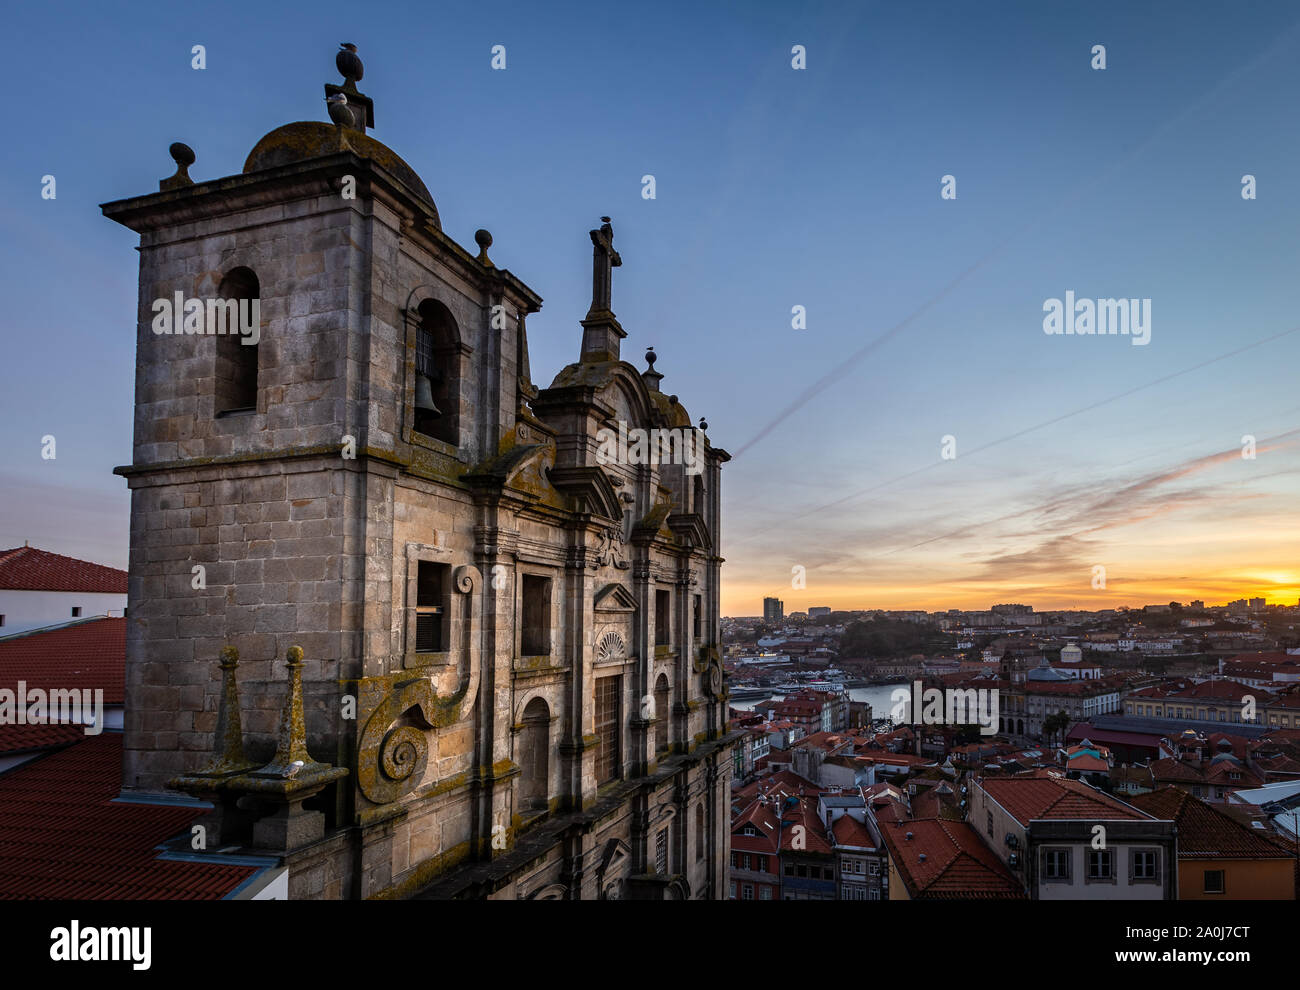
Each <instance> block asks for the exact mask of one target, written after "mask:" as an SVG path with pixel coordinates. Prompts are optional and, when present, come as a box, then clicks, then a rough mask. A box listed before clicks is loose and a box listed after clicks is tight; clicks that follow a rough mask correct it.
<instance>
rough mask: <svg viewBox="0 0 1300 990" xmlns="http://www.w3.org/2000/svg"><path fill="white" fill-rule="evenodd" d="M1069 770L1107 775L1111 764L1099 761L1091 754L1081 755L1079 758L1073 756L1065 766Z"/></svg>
mask: <svg viewBox="0 0 1300 990" xmlns="http://www.w3.org/2000/svg"><path fill="white" fill-rule="evenodd" d="M1065 766H1066V769H1068V770H1078V771H1080V772H1082V773H1105V772H1106V771H1108V770H1109V769H1110V764H1109V763H1107V762H1106V761H1105V760H1099V759H1097V757H1095V756H1093V755H1091V754H1090V753H1080V754H1078V755H1077V756H1071V757H1070V758H1069V760H1068V762H1067V763H1066V764H1065Z"/></svg>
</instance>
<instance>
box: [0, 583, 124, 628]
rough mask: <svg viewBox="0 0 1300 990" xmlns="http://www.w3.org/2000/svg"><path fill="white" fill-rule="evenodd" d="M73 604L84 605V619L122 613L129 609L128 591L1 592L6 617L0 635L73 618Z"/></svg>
mask: <svg viewBox="0 0 1300 990" xmlns="http://www.w3.org/2000/svg"><path fill="white" fill-rule="evenodd" d="M73 607H80V608H81V618H83V619H89V618H91V617H93V616H96V615H107V614H109V613H110V612H111V613H112V614H113V615H121V614H122V610H123V609H125V608H126V594H125V593H123V594H120V595H114V594H105V593H103V592H83V591H0V615H3V616H4V617H5V624H4V626H2V627H0V636H10V635H12V634H14V633H20V632H27V631H29V630H32V629H41V628H43V627H45V626H54V625H59V624H60V623H64V622H71V621H72V609H73Z"/></svg>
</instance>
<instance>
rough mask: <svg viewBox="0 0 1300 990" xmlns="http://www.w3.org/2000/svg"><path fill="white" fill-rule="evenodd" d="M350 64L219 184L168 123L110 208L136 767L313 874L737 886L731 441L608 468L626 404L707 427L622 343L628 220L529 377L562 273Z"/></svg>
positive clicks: (478, 889) (153, 785)
mask: <svg viewBox="0 0 1300 990" xmlns="http://www.w3.org/2000/svg"><path fill="white" fill-rule="evenodd" d="M337 66H338V68H339V71H340V72H341V73H342V74H343V82H342V84H327V85H326V86H325V97H326V99H325V101H324V106H323V107H322V116H327V117H328V119H329V121H330V122H329V123H326V122H324V121H323V120H322V121H299V122H296V123H290V124H285V125H283V126H281V127H277V128H275V129H273V130H271V131H270V132H269V133H267V134H266V135H265V136H264V137H262V138H261V140H259V141H258V142H257V143H256V144H255V145H254V147H253V149H252V150H251V152H250V153H249V155H248V157H247V159H246V161H245V162H244V164H243V168H242V170H241V171H240V172H238V173H237V174H233V175H227V176H225V177H222V178H214V179H206V180H196V179H194V178H192V177H191V175H190V169H191V167H193V166H194V163H195V161H196V155H195V153H194V152H193V151H191V150H190V149H189V148H188V147H186V146H185V145H181V144H176V145H173V146H172V157H173V159H174V161H175V162H176V166H177V167H176V171H175V174H174V175H171V176H169V177H168V178H166V179H163V180H162V181H161V182H160V183H159V191H158V192H155V193H150V194H148V195H143V196H139V197H135V198H132V199H126V200H119V201H116V202H112V203H107V204H105V205H104V206H103V207H102V209H103V212H104V215H105V216H107V217H109V218H110V219H112V220H114V221H116V222H118V223H120V224H122V225H124V226H126V227H128V228H130V229H131V230H132V231H135V232H136V233H138V234H139V237H140V242H139V252H140V277H139V301H138V312H137V327H136V388H135V422H134V437H133V447H132V459H131V463H130V464H129V465H126V466H123V467H120V468H118V469H117V473H119V474H121V475H122V476H123V477H125V478H126V479H127V482H128V484H129V486H130V489H131V551H130V565H129V573H130V582H129V615H130V621H129V623H128V632H127V688H126V724H125V738H124V763H123V779H122V789H123V793H124V795H136V796H144V795H159V794H161V793H163V792H169V793H170V796H171V798H172V799H176V796H177V795H176V792H177V791H185V792H187V793H190V794H197V795H199V796H200V797H202V798H203V799H205V800H210V801H211V802H212V803H213V804H214V806H215V811H214V826H215V827H216V828H218V829H219V831H220V833H221V840H222V844H223V845H226V846H231V847H235V846H238V847H241V848H243V847H248V848H253V849H257V850H260V851H261V852H262V853H264V854H267V853H274V854H277V855H280V856H282V857H283V858H284V862H285V863H286V865H287V866H288V867H289V869H290V880H289V883H290V891H291V894H292V895H293V896H304V897H305V896H311V897H372V896H384V897H396V896H409V895H411V894H414V893H417V892H419V891H420V890H423V889H426V888H428V887H429V885H430V884H433V883H435V881H436V882H440V883H443V884H444V885H449V886H447V891H448V892H449V893H448V896H451V895H454V896H511V897H513V896H521V897H522V896H541V895H539V891H542V890H545V891H548V892H550V893H548V894H546V895H545V896H553V895H554V896H565V897H574V898H578V897H592V896H606V894H607V893H608V892H611V891H619V890H641V891H643V892H645V895H646V896H667V895H668V894H672V893H674V892H675V893H676V894H681V895H684V896H702V897H716V896H725V895H724V894H720V893H719V891H721V890H722V888H723V886H724V884H723V880H724V879H725V875H726V860H725V850H726V835H727V817H726V815H727V810H726V806H727V799H726V792H727V787H728V781H729V779H730V765H729V757H728V748H729V746H730V745H731V742H732V741H733V740H731V739H730V737H728V736H727V734H726V728H725V715H726V693H725V687H724V686H723V681H722V675H721V665H720V661H719V660H718V657H717V650H716V643H717V639H718V636H717V580H718V568H719V566H720V564H721V558H720V557H719V556H718V555H717V550H716V534H717V513H718V498H717V491H718V478H719V471H720V467H721V464H722V463H723V462H724V461H725V460H726V459H727V455H726V454H725V452H724V451H721V450H719V449H716V448H712V447H710V446H708V445H707V442H706V441H703V440H702V441H701V445H700V447H699V450H700V451H701V457H702V462H701V465H700V471H699V472H697V473H696V474H693V475H688V474H687V473H685V472H686V469H684V468H680V467H677V466H674V467H672V468H669V467H667V466H665V467H664V468H663V469H662V470H660V469H652V468H645V469H642V468H626V469H622V468H617V467H616V468H614V469H611V470H609V471H605V470H603V469H601V468H599V467H598V466H596V465H595V464H594V461H593V455H594V451H595V446H596V444H595V441H594V434H595V432H596V428H597V427H598V426H599V425H601V423H603V422H605V421H606V420H608V419H609V418H610V417H611V416H623V417H624V418H626V419H629V420H631V419H640V420H644V421H645V422H646V424H647V425H650V424H651V421H653V423H655V424H658V425H661V426H664V427H669V426H672V427H675V428H682V427H689V426H690V421H689V418H688V417H686V414H685V410H684V409H683V408H682V407H681V405H680V403H678V402H677V400H676V397H675V396H672V397H668V396H664V395H662V394H661V393H660V392H659V391H658V383H659V379H661V378H662V377H663V376H662V375H661V374H659V373H658V372H654V371H653V367H652V368H651V369H650V371H649V372H647V373H646V374H645V375H644V376H643V375H642V374H641V373H639V372H637V371H636V369H634V368H632V367H631V366H630V365H628V364H626V363H625V362H623V361H621V359H620V356H619V347H618V342H619V340H621V339H622V338H623V337H624V336H626V334H625V332H624V331H623V330H622V328H621V327H620V326H619V325H618V321H617V320H616V319H615V318H614V315H613V312H612V311H611V310H610V303H609V278H608V271H609V268H610V267H612V266H614V265H617V264H619V263H620V260H621V259H619V258H618V256H617V254H616V253H614V252H613V248H612V230H610V229H609V221H608V219H607V218H606V219H605V226H604V227H602V228H601V230H600V231H592V241H593V246H594V249H595V252H596V256H597V261H598V263H599V266H601V270H603V271H604V273H605V281H604V283H603V289H602V284H600V283H599V277H598V278H597V283H598V284H597V285H596V287H595V290H594V292H593V304H592V309H591V311H590V312H588V314H587V317H586V319H585V320H583V321H582V326H583V328H584V330H583V349H582V360H581V362H580V363H579V365H577V366H571V368H570V369H566V370H565V371H564V372H562V373H561V375H560V377H558V378H557V379H556V382H555V383H553V384H552V386H551V388H550V389H547V390H545V391H544V392H543V391H539V389H538V388H537V387H535V386H534V384H533V382H532V381H531V377H530V371H529V363H528V347H527V337H526V330H525V321H526V318H527V316H528V314H530V313H534V312H536V311H537V310H538V309H540V307H541V299H540V298H539V297H538V295H537V294H536V293H534V292H533V291H532V290H531V289H530V288H529V287H528V286H526V285H525V284H524V283H523V282H522V281H520V280H519V279H518V278H517V277H515V276H514V275H513V274H511V273H510V272H509V271H507V270H505V269H503V268H499V267H497V265H496V264H495V263H494V262H493V261H492V259H490V258H489V257H488V249H489V248H491V247H492V245H493V240H492V236H491V235H490V234H489V233H488V232H487V231H486V230H479V231H477V232H476V233H475V234H474V241H475V244H476V250H475V251H470V250H466V249H465V248H463V247H462V246H461V245H460V244H459V243H457V242H456V241H455V240H453V239H452V237H450V236H449V235H448V234H447V233H446V232H444V231H443V229H442V225H441V221H440V218H439V215H438V210H437V207H436V205H435V204H434V201H433V198H432V196H431V195H430V193H429V190H428V189H427V188H426V187H425V185H424V183H423V182H422V181H421V179H420V177H419V175H418V174H417V173H416V172H415V170H414V169H412V168H411V167H410V166H409V165H408V164H407V163H406V162H405V161H403V160H402V159H401V158H400V157H399V156H398V155H397V154H396V153H395V152H393V151H392V150H391V149H389V148H388V147H386V146H385V145H383V144H381V143H380V142H379V141H377V140H375V138H373V137H372V136H371V135H370V134H369V133H368V132H369V129H370V128H371V127H373V125H374V121H375V119H376V115H375V102H374V101H373V100H372V99H371V98H370V97H368V96H366V95H365V94H364V93H362V92H361V91H360V90H359V89H358V86H357V84H358V82H360V80H361V79H362V66H361V61H360V58H359V57H358V55H357V52H356V48H355V46H352V45H344V46H343V48H342V50H341V51H340V52H339V53H338V56H337ZM598 303H600V305H598ZM598 421H599V422H598ZM620 491H621V493H622V494H620ZM620 563H621V567H620ZM629 568H630V569H631V570H632V571H633V572H634V574H635V576H633V575H632V573H629V572H628V569H629ZM656 589H660V590H658V591H657V590H656ZM656 617H657V619H656ZM656 621H657V622H658V631H657V632H656V631H655V629H656V627H655V622H656ZM602 623H604V624H605V626H609V627H610V628H611V629H612V628H613V627H614V626H615V625H617V626H618V628H620V629H624V630H625V633H624V634H622V635H621V639H620V643H621V645H620V646H619V648H618V650H613V651H612V652H611V650H610V643H612V642H613V640H608V639H607V641H606V644H605V652H604V653H602V652H601V647H600V646H599V645H598V643H597V641H596V631H597V630H598V629H603V628H605V626H602ZM670 625H671V630H672V631H671V634H670V633H669V631H668V630H669V626H670ZM597 667H599V668H600V669H599V670H597V669H596V668H597ZM614 671H617V672H618V677H617V679H615V677H613V676H607V677H605V678H603V679H601V678H593V676H592V675H593V673H596V674H611V673H612V672H614ZM598 685H602V686H603V689H604V690H605V692H606V697H605V700H604V701H602V702H598V701H597V700H596V698H595V694H594V691H595V690H596V688H597V686H598ZM656 685H658V686H656ZM657 690H658V691H660V692H661V693H660V695H659V697H662V699H663V704H662V705H661V706H660V707H658V708H655V707H654V706H653V704H651V705H649V706H648V707H647V705H646V704H643V699H646V698H651V697H653V696H655V692H656V691H657ZM616 694H617V695H618V696H617V697H615V695H616ZM611 713H612V714H611ZM598 767H599V769H598ZM634 782H635V783H634ZM611 801H612V802H614V805H613V806H612V807H613V808H614V810H613V811H611V810H610V809H609V808H608V807H606V805H608V804H609V802H611ZM602 802H604V803H603V804H602ZM620 802H621V803H620ZM597 805H599V806H600V807H601V808H604V809H605V810H603V811H602V812H601V814H602V815H604V816H605V817H604V818H603V819H602V821H604V822H605V824H604V825H602V826H601V829H600V830H596V831H595V832H593V831H592V828H591V827H590V823H589V822H587V821H586V819H585V818H581V816H582V815H583V814H584V813H589V812H590V809H592V808H593V807H595V806H597ZM565 814H572V815H574V816H577V817H574V819H573V820H572V821H569V820H567V819H563V818H562V816H563V815H565ZM579 819H581V820H579ZM672 822H675V823H676V824H670V823H672ZM688 826H689V827H688ZM670 833H671V836H670ZM669 837H670V838H671V842H669ZM539 864H542V865H539ZM489 867H490V869H489ZM458 868H459V870H460V871H459V873H457V869H458ZM660 868H662V869H660ZM482 870H488V873H482V872H479V871H482ZM543 874H544V875H543ZM638 876H639V877H642V878H643V881H644V882H641V881H638V880H637V879H636V878H637V877H638ZM485 877H486V879H485ZM457 878H458V879H457ZM646 878H649V879H646ZM560 890H562V891H563V893H562V894H555V892H556V891H560ZM665 892H668V894H666V893H665ZM611 896H612V895H611Z"/></svg>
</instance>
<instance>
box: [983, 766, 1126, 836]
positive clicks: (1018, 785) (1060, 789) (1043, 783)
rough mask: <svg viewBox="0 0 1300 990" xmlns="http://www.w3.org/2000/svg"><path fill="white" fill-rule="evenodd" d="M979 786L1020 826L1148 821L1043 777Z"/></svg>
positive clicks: (1104, 798)
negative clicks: (1041, 822)
mask: <svg viewBox="0 0 1300 990" xmlns="http://www.w3.org/2000/svg"><path fill="white" fill-rule="evenodd" d="M980 786H981V787H983V788H984V790H985V792H986V793H987V794H988V795H989V796H990V797H992V798H993V800H995V801H996V802H997V803H998V804H1000V805H1001V806H1002V807H1003V808H1005V809H1006V810H1007V812H1008V813H1009V814H1011V815H1012V816H1014V817H1015V819H1016V820H1017V821H1018V822H1020V824H1022V825H1028V824H1029V823H1030V822H1031V821H1035V820H1037V819H1044V818H1052V819H1074V818H1088V819H1093V820H1097V819H1102V820H1105V819H1111V820H1113V819H1117V818H1136V819H1140V820H1145V819H1147V818H1148V817H1149V816H1147V815H1145V814H1143V813H1142V812H1140V811H1138V810H1136V809H1134V808H1131V807H1129V806H1128V805H1126V804H1125V803H1124V802H1122V801H1118V800H1116V799H1115V798H1113V797H1111V796H1110V795H1108V794H1103V793H1102V792H1101V791H1098V790H1095V789H1093V788H1091V787H1089V786H1088V785H1087V784H1084V783H1081V782H1080V781H1077V780H1067V779H1066V778H1064V777H1057V776H1051V775H1048V774H1046V773H1044V774H1042V775H1039V774H1037V773H1035V774H1033V775H1029V776H1024V777H1007V778H1004V779H1002V780H997V779H994V778H988V779H985V780H982V781H981V782H980Z"/></svg>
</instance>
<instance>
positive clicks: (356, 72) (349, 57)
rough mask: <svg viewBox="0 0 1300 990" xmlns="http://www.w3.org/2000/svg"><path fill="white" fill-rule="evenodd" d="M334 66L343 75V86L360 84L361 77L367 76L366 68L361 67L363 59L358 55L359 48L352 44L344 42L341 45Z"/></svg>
mask: <svg viewBox="0 0 1300 990" xmlns="http://www.w3.org/2000/svg"><path fill="white" fill-rule="evenodd" d="M334 64H335V65H336V66H337V67H338V70H339V72H340V73H342V75H343V85H344V86H346V85H347V84H348V83H350V82H360V81H361V77H362V76H363V75H365V68H364V67H363V66H362V65H361V58H360V56H358V55H357V46H356V45H354V44H352V43H351V42H347V41H345V42H343V43H342V44H340V45H339V53H338V54H337V55H335V56H334Z"/></svg>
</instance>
